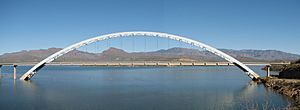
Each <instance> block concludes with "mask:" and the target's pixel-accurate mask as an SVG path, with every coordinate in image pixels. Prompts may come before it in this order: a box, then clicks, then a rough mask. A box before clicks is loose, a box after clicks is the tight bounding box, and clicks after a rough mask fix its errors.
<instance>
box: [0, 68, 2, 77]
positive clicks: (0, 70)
mask: <svg viewBox="0 0 300 110" xmlns="http://www.w3.org/2000/svg"><path fill="white" fill-rule="evenodd" d="M1 78H2V65H0V79H1Z"/></svg>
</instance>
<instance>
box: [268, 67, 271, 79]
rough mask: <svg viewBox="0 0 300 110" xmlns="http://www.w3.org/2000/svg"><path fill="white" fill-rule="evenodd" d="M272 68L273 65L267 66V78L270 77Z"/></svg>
mask: <svg viewBox="0 0 300 110" xmlns="http://www.w3.org/2000/svg"><path fill="white" fill-rule="evenodd" d="M270 67H271V65H267V77H270Z"/></svg>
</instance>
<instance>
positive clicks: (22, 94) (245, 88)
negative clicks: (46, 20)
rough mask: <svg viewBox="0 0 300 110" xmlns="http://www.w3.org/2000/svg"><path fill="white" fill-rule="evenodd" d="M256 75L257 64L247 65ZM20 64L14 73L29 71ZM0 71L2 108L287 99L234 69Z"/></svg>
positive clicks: (193, 108) (174, 108)
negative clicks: (26, 78) (27, 77)
mask: <svg viewBox="0 0 300 110" xmlns="http://www.w3.org/2000/svg"><path fill="white" fill-rule="evenodd" d="M251 68H252V69H253V70H254V71H256V72H257V73H259V74H262V75H264V76H265V72H264V71H262V70H260V68H262V67H261V66H251ZM29 69H30V67H29V66H18V75H21V74H22V73H24V72H26V71H27V70H29ZM12 74H13V69H12V67H8V66H4V67H2V75H3V77H4V78H2V79H0V110H13V109H20V110H23V109H27V110H53V109H55V110H60V109H64V110H77V109H78V110H88V109H98V110H208V109H210V110H216V109H228V110H231V109H247V108H249V107H251V106H255V107H260V108H261V107H262V105H267V106H268V108H274V107H275V108H284V107H286V106H287V105H288V102H289V99H288V98H286V97H283V96H281V95H279V94H277V93H275V92H273V91H271V90H268V89H266V88H265V87H264V86H263V85H256V84H251V80H250V79H249V78H248V76H246V75H245V74H243V72H241V71H240V70H239V69H238V68H236V67H234V66H210V67H205V66H202V67H80V66H46V67H44V68H43V69H42V70H40V71H39V73H38V74H37V75H36V76H35V77H34V78H33V79H32V81H21V80H16V81H14V80H13V79H12Z"/></svg>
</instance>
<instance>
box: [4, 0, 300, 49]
mask: <svg viewBox="0 0 300 110" xmlns="http://www.w3.org/2000/svg"><path fill="white" fill-rule="evenodd" d="M136 30H139V31H158V32H166V33H171V34H176V35H182V36H185V37H188V38H191V39H195V40H198V41H201V42H204V43H206V44H209V45H211V46H213V47H216V48H228V49H276V50H281V51H285V52H291V53H296V54H300V43H299V42H300V0H218V1H214V0H207V1H201V0H194V1H192V0H97V1H96V0H95V1H92V0H68V1H66V0H37V1H34V0H19V1H17V0H0V54H3V53H7V52H15V51H20V50H32V49H42V48H50V47H60V48H63V47H66V46H68V45H71V44H73V43H76V42H79V41H81V40H84V39H87V38H91V37H94V36H97V35H102V34H108V33H112V32H120V31H136ZM137 42H138V43H137V44H136V45H143V44H139V43H140V42H139V40H137ZM160 42H161V41H160ZM160 44H163V43H160ZM124 45H127V44H124ZM128 45H130V44H128ZM139 47H142V46H137V48H139ZM128 48H129V47H128V46H124V49H127V50H130V49H128Z"/></svg>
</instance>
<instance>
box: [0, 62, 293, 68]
mask: <svg viewBox="0 0 300 110" xmlns="http://www.w3.org/2000/svg"><path fill="white" fill-rule="evenodd" d="M243 63H244V64H245V65H255V66H265V65H271V64H290V63H285V62H271V63H270V62H243ZM35 64H36V62H29V63H0V67H1V66H2V65H3V66H13V65H18V66H33V65H35ZM46 65H65V66H234V64H233V63H229V62H186V61H185V62H180V61H172V62H168V61H146V62H144V61H120V62H116V61H114V62H52V63H49V64H46Z"/></svg>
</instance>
